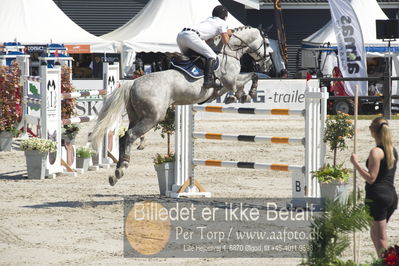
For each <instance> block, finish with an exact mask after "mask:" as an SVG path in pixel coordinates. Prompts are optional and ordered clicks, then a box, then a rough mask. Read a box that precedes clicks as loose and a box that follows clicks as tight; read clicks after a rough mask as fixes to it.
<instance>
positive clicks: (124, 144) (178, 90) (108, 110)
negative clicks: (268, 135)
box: [91, 27, 273, 185]
mask: <svg viewBox="0 0 399 266" xmlns="http://www.w3.org/2000/svg"><path fill="white" fill-rule="evenodd" d="M233 32H234V33H233V35H232V36H231V38H230V41H229V44H228V45H226V46H223V47H222V48H221V53H220V54H219V55H218V57H219V61H220V67H219V68H218V70H216V71H215V76H216V77H217V78H218V80H219V81H220V82H221V84H222V86H220V88H218V87H217V86H216V85H215V86H214V87H215V88H210V89H204V88H202V84H203V79H192V78H189V77H187V75H185V74H183V73H181V72H179V71H177V70H165V71H160V72H155V73H151V74H149V75H145V76H142V77H140V78H138V79H136V80H134V81H125V82H124V83H123V84H122V85H121V87H120V88H119V89H116V90H114V91H113V92H112V93H111V94H110V95H109V96H108V97H107V98H106V100H105V101H104V103H103V107H102V109H101V111H100V113H99V115H98V120H97V123H96V125H95V126H94V128H93V130H92V132H93V133H92V135H91V141H92V144H93V146H94V148H95V147H96V146H98V145H99V144H100V143H101V140H102V137H103V136H104V134H105V132H106V131H107V129H108V128H109V127H110V126H112V124H113V123H114V121H117V120H119V119H120V118H121V115H122V113H123V111H124V109H125V108H126V112H127V114H128V117H129V128H128V130H127V132H126V134H125V135H124V136H123V137H122V138H121V139H120V148H119V151H120V152H119V161H118V163H117V166H116V170H115V175H114V176H110V177H109V182H110V184H111V185H115V184H116V182H117V180H118V179H119V178H121V177H122V176H123V175H124V170H125V168H127V167H128V164H129V161H130V146H131V144H133V142H134V141H135V140H136V139H137V138H139V137H141V136H143V135H144V134H145V133H147V132H148V131H149V130H151V129H152V128H153V127H154V126H155V125H156V124H157V123H159V122H160V121H162V120H163V119H164V118H165V115H166V110H167V109H168V107H169V106H170V105H172V104H173V105H185V104H196V103H201V102H205V101H207V100H209V99H211V98H216V97H219V96H221V95H223V94H224V93H226V92H228V91H230V92H232V93H233V95H232V96H231V97H230V98H228V101H229V102H232V101H236V99H237V98H240V99H241V101H247V100H248V96H247V95H245V93H244V85H245V84H246V83H247V82H249V81H250V80H252V86H251V89H250V92H249V95H250V96H251V97H252V98H255V97H256V88H257V80H258V79H257V75H256V74H255V73H246V74H240V68H241V66H240V58H241V57H242V56H243V55H244V54H246V53H248V54H249V55H251V56H252V57H253V58H254V60H256V61H257V62H258V63H259V64H260V66H261V68H262V70H264V71H268V70H269V69H270V68H271V66H272V61H271V53H272V52H273V50H272V49H271V48H270V46H269V41H268V39H267V38H266V37H265V36H264V35H263V34H262V31H261V30H259V29H257V28H251V27H241V28H237V29H234V30H233ZM219 43H221V42H220V38H215V40H214V45H215V47H221V46H220V45H219Z"/></svg>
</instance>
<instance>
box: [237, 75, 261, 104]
mask: <svg viewBox="0 0 399 266" xmlns="http://www.w3.org/2000/svg"><path fill="white" fill-rule="evenodd" d="M250 80H252V85H251V88H250V89H249V92H248V95H246V94H245V92H244V87H245V84H247V83H248V82H249V81H250ZM237 87H238V88H240V89H238V90H237V93H236V96H237V98H239V99H240V102H241V103H246V102H250V101H251V98H252V99H256V96H257V95H256V90H257V88H258V75H256V74H255V73H246V74H240V75H238V76H237ZM238 93H240V94H238Z"/></svg>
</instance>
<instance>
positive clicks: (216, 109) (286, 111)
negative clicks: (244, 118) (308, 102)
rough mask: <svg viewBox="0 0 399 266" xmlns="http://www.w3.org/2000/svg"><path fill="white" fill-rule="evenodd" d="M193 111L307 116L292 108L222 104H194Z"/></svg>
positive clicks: (303, 111)
mask: <svg viewBox="0 0 399 266" xmlns="http://www.w3.org/2000/svg"><path fill="white" fill-rule="evenodd" d="M193 111H196V112H211V113H230V114H231V113H232V114H247V115H300V116H305V110H290V109H261V108H243V107H222V106H193Z"/></svg>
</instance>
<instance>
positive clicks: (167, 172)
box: [154, 162, 175, 196]
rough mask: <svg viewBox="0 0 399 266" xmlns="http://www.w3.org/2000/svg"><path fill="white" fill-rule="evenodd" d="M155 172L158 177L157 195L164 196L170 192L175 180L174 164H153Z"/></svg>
mask: <svg viewBox="0 0 399 266" xmlns="http://www.w3.org/2000/svg"><path fill="white" fill-rule="evenodd" d="M154 168H155V170H156V171H157V176H158V185H159V193H160V194H161V195H163V196H164V195H166V192H168V191H172V186H173V183H174V178H175V162H168V163H162V164H155V165H154Z"/></svg>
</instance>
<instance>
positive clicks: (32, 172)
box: [25, 151, 48, 179]
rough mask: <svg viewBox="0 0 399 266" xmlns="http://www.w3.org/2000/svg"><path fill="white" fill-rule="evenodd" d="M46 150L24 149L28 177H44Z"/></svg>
mask: <svg viewBox="0 0 399 266" xmlns="http://www.w3.org/2000/svg"><path fill="white" fill-rule="evenodd" d="M47 155H48V152H39V151H25V158H26V168H27V171H28V178H29V179H44V178H45V176H46V161H47Z"/></svg>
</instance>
